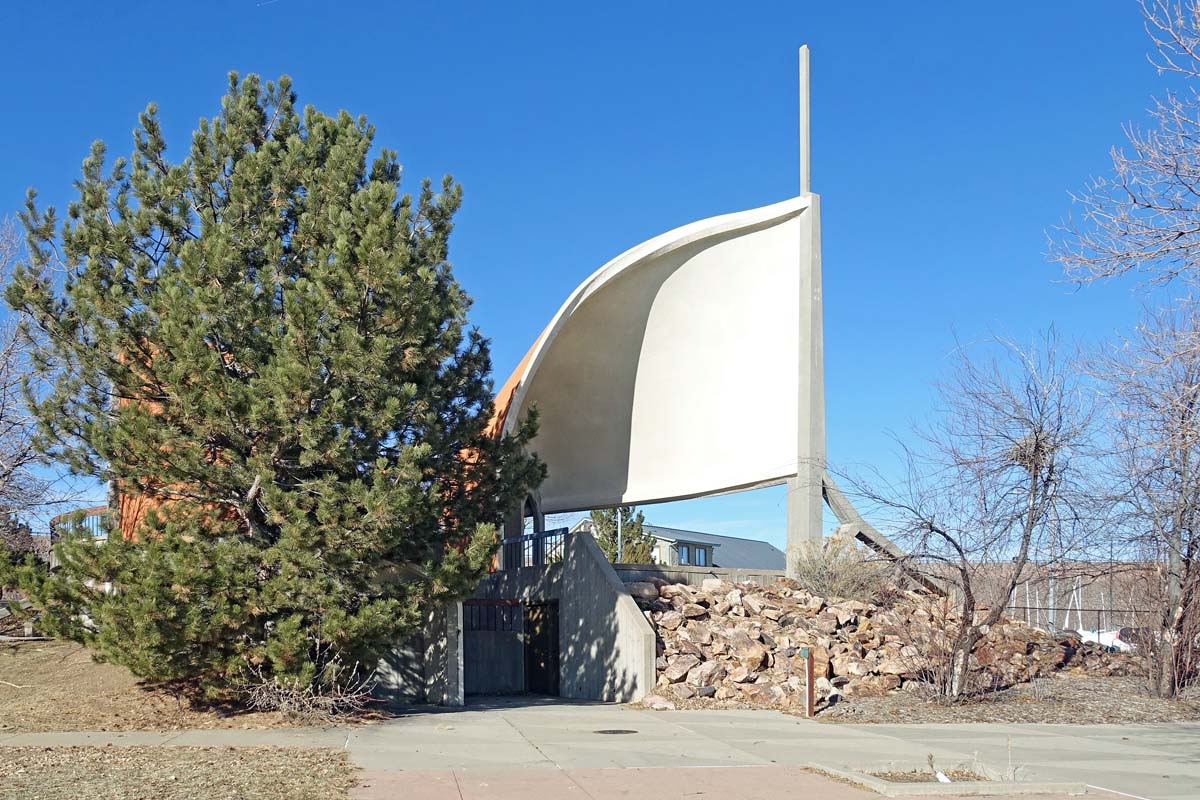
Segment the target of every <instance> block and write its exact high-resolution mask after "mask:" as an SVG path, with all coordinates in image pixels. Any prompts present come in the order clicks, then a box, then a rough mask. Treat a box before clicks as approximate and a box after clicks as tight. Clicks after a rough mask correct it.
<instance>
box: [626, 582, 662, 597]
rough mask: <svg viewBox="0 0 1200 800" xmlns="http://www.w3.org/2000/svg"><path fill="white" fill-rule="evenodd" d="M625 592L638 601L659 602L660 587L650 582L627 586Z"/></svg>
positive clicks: (634, 583) (628, 584)
mask: <svg viewBox="0 0 1200 800" xmlns="http://www.w3.org/2000/svg"><path fill="white" fill-rule="evenodd" d="M625 590H626V591H628V592H629V593H630V594H631V595H633V597H634V599H636V600H657V599H658V587H657V586H655V585H654V584H653V583H650V581H634V582H633V583H627V584H625Z"/></svg>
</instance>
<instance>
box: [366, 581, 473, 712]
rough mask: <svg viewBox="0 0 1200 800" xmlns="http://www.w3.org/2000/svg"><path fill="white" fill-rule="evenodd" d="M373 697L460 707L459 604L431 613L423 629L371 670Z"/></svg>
mask: <svg viewBox="0 0 1200 800" xmlns="http://www.w3.org/2000/svg"><path fill="white" fill-rule="evenodd" d="M375 680H376V682H377V683H376V686H375V696H376V697H378V698H379V699H381V700H383V701H385V702H388V703H393V704H398V705H409V704H415V703H433V704H436V705H444V706H461V705H462V704H463V648H462V604H461V603H447V604H446V605H444V606H441V607H439V608H437V609H435V610H433V611H432V612H431V613H430V615H429V618H428V620H427V621H426V623H425V627H424V629H423V630H421V631H420V632H418V633H416V634H414V635H413V636H412V637H411V638H410V639H409V640H408V641H406V642H404V643H403V644H400V645H398V646H397V647H396V648H395V649H394V650H393V651H392V652H391V653H390V654H389V655H388V656H386V657H385V658H384V659H383V661H382V662H381V663H380V664H379V666H378V667H376V668H375Z"/></svg>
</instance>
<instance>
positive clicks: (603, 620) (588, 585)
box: [468, 532, 655, 702]
mask: <svg viewBox="0 0 1200 800" xmlns="http://www.w3.org/2000/svg"><path fill="white" fill-rule="evenodd" d="M474 597H476V598H478V599H487V600H521V601H525V602H545V601H548V600H557V601H558V631H559V691H560V694H561V695H562V696H563V697H570V698H575V699H585V700H608V701H615V702H631V701H634V700H639V699H641V698H642V697H644V696H645V695H646V694H648V693H649V692H650V690H651V689H652V688H653V687H654V681H655V672H654V630H653V629H652V628H651V627H650V623H649V622H647V621H646V618H645V617H644V616H643V615H642V612H641V609H639V608H638V607H637V603H635V602H634V600H633V598H632V597H631V596H630V595H629V593H628V592H627V591H626V590H625V586H624V584H623V583H622V582H621V580H620V578H618V577H617V573H616V572H614V571H613V568H612V565H611V564H609V563H608V560H607V559H606V558H605V557H604V553H602V552H601V550H600V548H599V547H598V546H597V545H596V542H595V540H594V539H592V536H591V534H588V533H585V532H580V533H576V534H572V535H571V536H568V537H567V540H566V543H565V545H564V552H563V560H562V562H561V563H558V564H548V565H546V566H544V567H523V568H517V569H510V570H504V571H501V572H496V573H493V574H491V575H489V576H487V578H485V579H484V580H483V582H482V583H480V585H479V587H478V588H477V589H476V591H475V595H474ZM503 657H504V653H502V652H500V651H497V652H493V653H487V652H483V651H482V650H481V651H480V652H478V653H474V652H472V653H471V654H470V655H469V656H468V658H469V659H471V661H472V663H475V659H479V663H481V664H486V663H493V662H494V663H497V664H498V665H499V664H500V663H501V659H502V658H503ZM503 663H504V666H503V669H505V670H507V669H509V668H511V666H512V665H511V664H508V663H507V662H503Z"/></svg>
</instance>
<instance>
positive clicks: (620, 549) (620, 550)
mask: <svg viewBox="0 0 1200 800" xmlns="http://www.w3.org/2000/svg"><path fill="white" fill-rule="evenodd" d="M623 510H624V509H622V508H621V507H620V506H617V563H618V564H620V563H622V561H623V559H624V557H625V533H624V531H623V530H622V527H621V516H622V514H621V512H622V511H623Z"/></svg>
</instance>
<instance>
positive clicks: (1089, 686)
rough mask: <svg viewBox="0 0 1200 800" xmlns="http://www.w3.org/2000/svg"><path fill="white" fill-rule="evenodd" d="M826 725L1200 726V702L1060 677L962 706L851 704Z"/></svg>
mask: <svg viewBox="0 0 1200 800" xmlns="http://www.w3.org/2000/svg"><path fill="white" fill-rule="evenodd" d="M817 720H818V721H820V722H828V723H838V722H843V723H845V722H848V723H857V722H867V723H884V724H891V723H900V722H903V723H909V722H933V723H961V722H996V723H1045V724H1076V725H1097V724H1131V723H1147V722H1185V721H1195V720H1200V697H1195V696H1190V697H1185V698H1181V699H1178V700H1163V699H1160V698H1157V697H1150V696H1148V695H1147V694H1146V691H1145V679H1143V678H1136V677H1099V676H1089V675H1069V674H1062V675H1055V676H1053V677H1046V678H1038V679H1036V680H1035V681H1033V682H1032V683H1026V684H1018V685H1017V686H1013V687H1011V688H1009V689H1005V690H1003V691H999V692H993V693H987V694H984V695H981V696H979V697H975V698H970V699H967V700H964V701H962V702H957V703H952V702H947V701H946V700H945V699H943V698H923V697H918V696H916V695H914V694H913V693H911V692H906V691H903V690H902V691H898V692H893V693H891V694H889V695H886V696H884V697H864V698H857V699H854V698H852V699H847V700H843V701H842V702H839V703H837V704H836V705H834V706H832V707H831V708H828V709H826V710H824V711H821V712H820V713H819V714H818V715H817Z"/></svg>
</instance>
